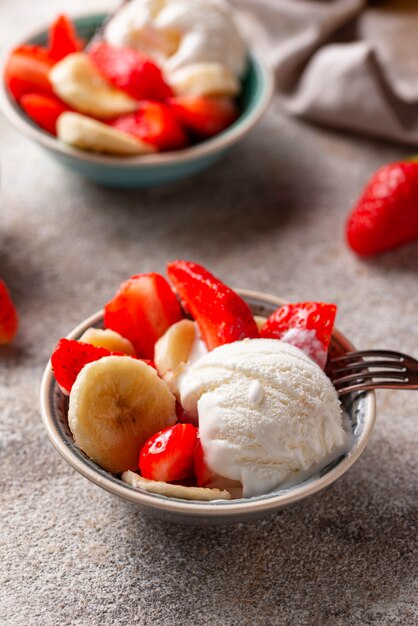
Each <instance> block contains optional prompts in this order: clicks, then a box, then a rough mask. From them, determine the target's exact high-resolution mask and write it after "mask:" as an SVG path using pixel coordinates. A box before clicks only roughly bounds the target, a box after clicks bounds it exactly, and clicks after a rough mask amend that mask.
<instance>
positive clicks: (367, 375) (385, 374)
mask: <svg viewBox="0 0 418 626" xmlns="http://www.w3.org/2000/svg"><path fill="white" fill-rule="evenodd" d="M373 378H386V379H387V381H388V382H389V380H393V379H395V380H403V381H405V382H407V381H408V374H407V372H406V371H405V372H389V371H385V370H383V371H381V372H380V371H375V372H367V371H365V372H357V373H356V374H348V375H347V376H341V377H340V378H333V379H332V382H333V384H334V387H338V386H339V385H343V384H345V383H351V382H353V381H356V380H357V381H358V382H359V384H362V382H363V381H365V380H373Z"/></svg>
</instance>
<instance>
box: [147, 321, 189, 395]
mask: <svg viewBox="0 0 418 626" xmlns="http://www.w3.org/2000/svg"><path fill="white" fill-rule="evenodd" d="M195 338H196V324H195V322H192V321H191V320H181V321H180V322H177V323H176V324H173V325H172V326H170V328H169V329H168V330H167V331H166V332H165V333H164V335H163V336H162V337H160V339H159V340H158V341H157V343H156V344H155V348H154V362H155V366H156V368H157V371H158V373H159V375H160V376H162V377H163V378H165V377H166V376H167V380H166V382H167V384H168V385H170V382H169V381H170V378H172V377H175V376H176V374H178V373H180V371H181V370H182V367H183V366H184V364H185V363H187V361H188V360H189V356H190V353H191V351H192V348H193V344H194V341H195Z"/></svg>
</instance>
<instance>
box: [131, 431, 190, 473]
mask: <svg viewBox="0 0 418 626" xmlns="http://www.w3.org/2000/svg"><path fill="white" fill-rule="evenodd" d="M196 433H197V428H196V427H195V426H193V425H192V424H176V425H175V426H170V428H165V429H164V430H160V432H158V433H156V434H155V435H153V436H152V437H151V438H150V439H148V441H147V442H146V443H145V445H144V447H143V448H142V450H141V452H140V455H139V463H138V465H139V469H140V471H141V474H142V476H143V477H144V478H149V479H150V480H161V481H163V482H166V483H168V482H172V481H175V480H182V479H185V478H190V477H191V476H193V471H194V470H193V460H194V450H195V446H196Z"/></svg>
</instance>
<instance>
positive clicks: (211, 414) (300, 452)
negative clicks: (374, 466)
mask: <svg viewBox="0 0 418 626" xmlns="http://www.w3.org/2000/svg"><path fill="white" fill-rule="evenodd" d="M180 397H181V403H182V405H183V407H184V409H185V410H186V411H187V412H188V413H189V414H191V415H194V416H195V417H197V418H198V421H199V432H200V439H201V442H202V447H203V450H204V453H205V457H206V462H207V464H208V466H209V468H210V469H211V470H212V471H214V472H216V473H217V474H220V475H221V476H225V477H226V478H229V479H231V480H239V481H240V482H241V483H242V485H243V496H244V497H250V496H255V495H260V494H263V493H267V492H269V491H271V490H273V489H275V488H277V487H278V486H280V485H282V484H283V483H287V482H291V481H292V478H294V477H295V474H296V473H299V472H301V471H305V470H308V469H309V468H313V467H314V466H315V469H316V466H317V465H318V464H320V463H323V465H324V466H325V465H326V463H327V462H329V460H330V458H331V457H332V456H334V455H337V454H338V453H340V452H342V451H343V449H344V448H345V446H346V444H347V435H346V433H345V431H344V428H343V422H342V412H341V407H340V402H339V400H338V396H337V393H336V391H335V389H334V387H333V385H332V383H331V381H330V380H329V378H328V377H327V376H326V375H325V373H324V372H323V371H322V370H321V368H320V367H319V366H318V365H316V363H314V362H313V361H312V360H311V359H310V358H309V357H307V356H306V355H305V354H304V353H303V352H302V351H301V350H299V349H298V348H295V347H294V346H291V345H288V344H286V343H284V342H281V341H278V340H274V339H251V340H244V341H239V342H235V343H232V344H227V345H224V346H220V347H219V348H216V349H215V350H213V351H212V352H209V353H208V354H206V355H205V356H203V357H202V358H201V359H199V360H198V361H197V362H196V363H194V364H193V365H192V366H191V367H190V368H189V369H188V370H187V372H186V373H185V374H184V376H183V377H182V379H181V384H180Z"/></svg>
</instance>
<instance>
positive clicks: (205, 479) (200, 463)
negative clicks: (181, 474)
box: [194, 434, 216, 487]
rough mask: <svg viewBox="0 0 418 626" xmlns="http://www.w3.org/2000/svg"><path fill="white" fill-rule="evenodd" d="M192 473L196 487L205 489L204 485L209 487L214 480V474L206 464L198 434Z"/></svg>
mask: <svg viewBox="0 0 418 626" xmlns="http://www.w3.org/2000/svg"><path fill="white" fill-rule="evenodd" d="M194 473H195V476H196V482H197V486H198V487H206V485H209V484H210V483H212V482H213V481H214V480H215V479H216V474H214V473H213V472H212V470H210V469H209V468H208V466H207V464H206V461H205V455H204V452H203V448H202V444H201V443H200V439H199V434H198V435H197V438H196V447H195V451H194Z"/></svg>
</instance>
